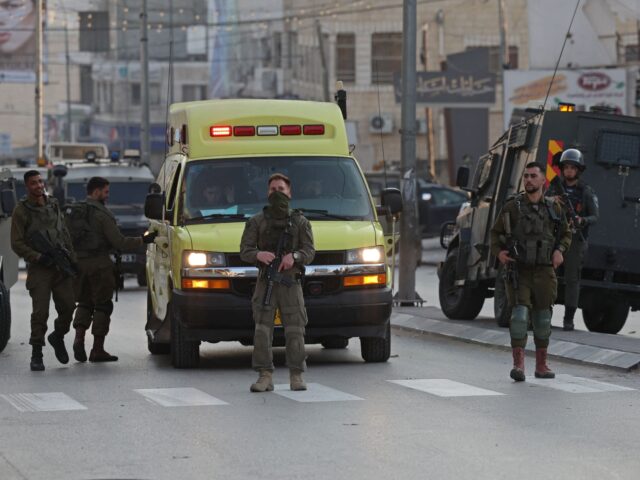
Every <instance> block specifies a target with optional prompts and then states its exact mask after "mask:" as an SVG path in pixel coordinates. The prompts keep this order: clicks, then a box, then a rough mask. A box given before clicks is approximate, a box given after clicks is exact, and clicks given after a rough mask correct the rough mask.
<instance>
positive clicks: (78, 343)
mask: <svg viewBox="0 0 640 480" xmlns="http://www.w3.org/2000/svg"><path fill="white" fill-rule="evenodd" d="M86 331H87V330H86V329H84V328H80V327H78V328H76V338H75V340H74V341H73V358H75V359H76V360H77V361H78V362H86V361H87V351H86V350H85V348H84V333H85V332H86Z"/></svg>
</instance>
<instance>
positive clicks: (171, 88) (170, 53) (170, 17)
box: [168, 0, 175, 105]
mask: <svg viewBox="0 0 640 480" xmlns="http://www.w3.org/2000/svg"><path fill="white" fill-rule="evenodd" d="M169 45H170V46H171V47H170V48H169V55H170V56H169V70H170V71H171V73H170V74H169V99H168V101H169V105H171V104H172V103H173V98H174V95H175V94H174V91H173V89H174V82H173V68H172V64H173V0H169Z"/></svg>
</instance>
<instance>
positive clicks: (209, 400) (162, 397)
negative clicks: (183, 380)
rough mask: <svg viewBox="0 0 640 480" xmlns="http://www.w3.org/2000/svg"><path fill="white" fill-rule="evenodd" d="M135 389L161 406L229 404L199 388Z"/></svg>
mask: <svg viewBox="0 0 640 480" xmlns="http://www.w3.org/2000/svg"><path fill="white" fill-rule="evenodd" d="M135 391H136V392H138V393H139V394H140V395H142V396H143V397H145V398H146V399H147V400H148V401H149V402H151V403H153V404H155V405H159V406H161V407H201V406H212V405H228V403H227V402H223V401H222V400H220V399H219V398H216V397H212V396H211V395H209V394H208V393H205V392H203V391H202V390H198V389H197V388H140V389H136V390H135Z"/></svg>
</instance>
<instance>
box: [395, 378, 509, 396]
mask: <svg viewBox="0 0 640 480" xmlns="http://www.w3.org/2000/svg"><path fill="white" fill-rule="evenodd" d="M389 382H391V383H395V384H397V385H402V386H403V387H407V388H412V389H414V390H419V391H421V392H426V393H430V394H432V395H437V396H438V397H476V396H491V395H504V394H503V393H500V392H494V391H493V390H486V389H484V388H479V387H474V386H473V385H467V384H466V383H460V382H454V381H453V380H448V379H446V378H423V379H415V380H389Z"/></svg>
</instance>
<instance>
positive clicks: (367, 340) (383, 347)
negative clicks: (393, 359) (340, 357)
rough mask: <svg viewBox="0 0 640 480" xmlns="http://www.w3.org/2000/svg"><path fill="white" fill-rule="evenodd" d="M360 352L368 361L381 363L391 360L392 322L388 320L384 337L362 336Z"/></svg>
mask: <svg viewBox="0 0 640 480" xmlns="http://www.w3.org/2000/svg"><path fill="white" fill-rule="evenodd" d="M360 353H361V355H362V358H363V359H364V361H365V362H367V363H379V362H386V361H387V360H389V356H390V355H391V322H390V321H389V320H388V321H387V331H386V335H385V337H384V338H380V337H360Z"/></svg>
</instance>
